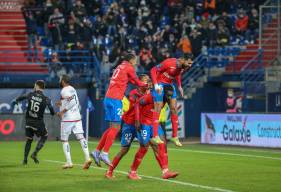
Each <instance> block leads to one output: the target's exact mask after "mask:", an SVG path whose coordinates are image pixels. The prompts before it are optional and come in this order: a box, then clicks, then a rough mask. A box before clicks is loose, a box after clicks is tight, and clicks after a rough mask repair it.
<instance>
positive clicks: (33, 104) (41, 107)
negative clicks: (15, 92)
mask: <svg viewBox="0 0 281 192" xmlns="http://www.w3.org/2000/svg"><path fill="white" fill-rule="evenodd" d="M27 100H28V106H27V111H26V119H27V120H35V121H36V120H43V117H44V112H45V109H46V106H47V104H48V103H50V100H49V98H48V97H46V96H45V95H44V94H43V93H42V91H34V92H31V93H29V95H28V97H27Z"/></svg>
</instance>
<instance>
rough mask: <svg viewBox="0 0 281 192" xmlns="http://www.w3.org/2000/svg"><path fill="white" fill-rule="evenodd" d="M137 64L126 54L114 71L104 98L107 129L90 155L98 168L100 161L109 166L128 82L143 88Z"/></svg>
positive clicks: (129, 54) (134, 58)
mask: <svg viewBox="0 0 281 192" xmlns="http://www.w3.org/2000/svg"><path fill="white" fill-rule="evenodd" d="M136 63H137V57H136V55H134V54H132V53H128V54H127V55H126V56H125V57H124V60H123V62H122V63H121V64H119V65H118V67H117V68H116V69H115V70H114V72H113V75H112V77H111V80H110V84H109V87H108V90H107V92H106V95H105V98H104V108H105V120H106V121H108V122H109V128H108V129H107V130H106V131H105V132H104V133H103V135H102V138H101V139H100V141H99V144H98V146H97V147H96V150H95V151H93V152H92V153H91V155H92V157H93V158H94V160H95V163H96V164H97V165H98V166H101V165H100V161H103V162H104V163H105V164H107V165H111V162H110V160H109V157H108V152H109V149H110V147H111V145H112V144H113V142H114V140H115V137H116V135H117V133H118V132H119V130H120V126H121V115H122V99H123V97H124V93H125V91H126V89H127V85H128V82H131V83H132V84H134V85H137V86H140V87H145V86H147V85H146V84H145V83H143V82H141V81H140V80H139V79H138V77H137V75H136V72H135V68H134V66H135V65H136Z"/></svg>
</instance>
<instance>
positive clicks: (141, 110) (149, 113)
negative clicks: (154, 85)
mask: <svg viewBox="0 0 281 192" xmlns="http://www.w3.org/2000/svg"><path fill="white" fill-rule="evenodd" d="M135 108H136V109H135V110H136V120H139V121H140V123H141V124H144V125H152V123H153V110H154V102H153V97H152V95H151V93H147V94H145V95H144V96H143V97H141V98H140V99H139V101H138V102H137V103H136V105H135Z"/></svg>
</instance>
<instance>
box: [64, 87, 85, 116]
mask: <svg viewBox="0 0 281 192" xmlns="http://www.w3.org/2000/svg"><path fill="white" fill-rule="evenodd" d="M70 105H71V108H70V109H69V110H67V111H66V112H65V113H64V115H63V117H62V121H78V120H81V114H80V110H79V106H80V104H79V99H78V95H77V92H76V90H75V89H74V88H73V87H72V86H70V85H69V86H66V87H64V88H63V89H62V90H61V110H63V109H65V108H66V107H69V106H70Z"/></svg>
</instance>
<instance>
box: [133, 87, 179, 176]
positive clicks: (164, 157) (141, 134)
mask: <svg viewBox="0 0 281 192" xmlns="http://www.w3.org/2000/svg"><path fill="white" fill-rule="evenodd" d="M171 90H172V91H171ZM164 92H165V93H164V99H165V100H167V101H168V100H170V96H172V95H173V88H172V87H171V86H165V87H164ZM153 109H154V101H153V96H152V94H151V93H147V94H146V95H145V96H143V97H142V98H141V99H140V100H139V101H137V103H136V118H137V119H136V121H139V122H140V128H139V129H140V130H139V131H138V133H137V136H138V140H139V143H140V148H139V150H138V151H137V153H136V155H135V158H134V161H133V163H132V165H131V170H130V172H129V174H128V178H129V179H132V180H138V179H141V177H140V176H138V174H137V169H138V167H139V165H140V163H141V162H142V159H143V157H144V156H145V154H146V153H147V150H148V147H149V144H151V145H152V146H153V149H154V154H155V156H156V159H157V161H158V163H159V165H160V167H161V169H162V178H163V179H169V178H174V177H176V176H178V173H176V172H172V171H169V168H168V154H167V148H166V144H165V143H159V144H158V145H157V146H156V145H155V143H154V142H150V140H151V138H152V136H153V120H154V119H153V116H152V114H153ZM138 117H139V119H138ZM136 125H138V123H136ZM137 129H138V128H137ZM157 130H158V135H159V136H160V137H161V139H162V140H163V141H165V138H164V132H163V130H162V128H161V127H160V126H159V127H158V129H157Z"/></svg>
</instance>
